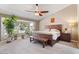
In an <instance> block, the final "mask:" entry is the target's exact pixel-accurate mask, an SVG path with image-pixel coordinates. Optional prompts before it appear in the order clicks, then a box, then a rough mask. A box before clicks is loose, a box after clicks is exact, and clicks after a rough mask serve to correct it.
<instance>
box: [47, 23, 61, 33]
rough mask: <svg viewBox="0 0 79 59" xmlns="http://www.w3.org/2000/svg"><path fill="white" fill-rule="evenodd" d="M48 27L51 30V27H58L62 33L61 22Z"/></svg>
mask: <svg viewBox="0 0 79 59" xmlns="http://www.w3.org/2000/svg"><path fill="white" fill-rule="evenodd" d="M47 28H48V29H49V30H51V29H57V30H59V31H60V32H61V33H62V25H61V24H57V25H47Z"/></svg>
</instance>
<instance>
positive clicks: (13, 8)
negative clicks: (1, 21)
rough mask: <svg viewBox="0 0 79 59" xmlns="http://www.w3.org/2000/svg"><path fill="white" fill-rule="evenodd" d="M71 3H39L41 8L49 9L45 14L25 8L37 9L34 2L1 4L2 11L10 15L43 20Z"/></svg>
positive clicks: (0, 10) (0, 9)
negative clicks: (38, 13)
mask: <svg viewBox="0 0 79 59" xmlns="http://www.w3.org/2000/svg"><path fill="white" fill-rule="evenodd" d="M67 6H69V4H39V7H40V8H41V10H48V11H49V12H48V13H46V14H45V15H44V16H35V15H34V13H31V12H26V11H25V10H35V5H34V4H0V13H1V14H8V15H16V16H19V17H23V18H26V19H28V20H29V19H30V20H41V19H44V18H45V17H47V16H49V15H52V14H53V13H55V12H57V11H59V10H61V9H64V8H65V7H67Z"/></svg>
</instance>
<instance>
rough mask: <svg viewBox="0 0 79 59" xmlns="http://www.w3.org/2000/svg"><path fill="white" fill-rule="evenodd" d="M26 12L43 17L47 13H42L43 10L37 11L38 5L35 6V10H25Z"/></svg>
mask: <svg viewBox="0 0 79 59" xmlns="http://www.w3.org/2000/svg"><path fill="white" fill-rule="evenodd" d="M25 11H26V12H33V13H35V15H36V16H43V15H44V14H45V13H48V11H43V10H40V9H39V5H38V4H36V9H35V10H34V11H33V10H32V11H31V10H25Z"/></svg>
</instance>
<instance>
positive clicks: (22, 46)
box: [0, 39, 79, 54]
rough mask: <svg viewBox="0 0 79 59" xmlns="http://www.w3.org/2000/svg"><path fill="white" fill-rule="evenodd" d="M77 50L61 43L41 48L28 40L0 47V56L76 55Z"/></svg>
mask: <svg viewBox="0 0 79 59" xmlns="http://www.w3.org/2000/svg"><path fill="white" fill-rule="evenodd" d="M76 53H79V49H76V48H72V47H69V46H66V45H63V44H61V43H56V44H55V45H54V46H53V47H50V46H47V47H45V48H42V45H41V44H38V43H34V42H32V43H30V42H29V39H20V40H15V41H13V42H11V43H9V44H4V45H3V46H0V54H76Z"/></svg>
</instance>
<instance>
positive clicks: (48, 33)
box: [33, 24, 62, 48]
mask: <svg viewBox="0 0 79 59" xmlns="http://www.w3.org/2000/svg"><path fill="white" fill-rule="evenodd" d="M46 28H47V29H49V30H44V31H34V32H33V38H34V40H38V41H41V42H42V43H43V48H44V47H45V46H46V45H50V46H53V45H54V44H55V43H56V42H58V40H59V37H60V36H61V33H62V25H59V24H58V25H47V26H46Z"/></svg>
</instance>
